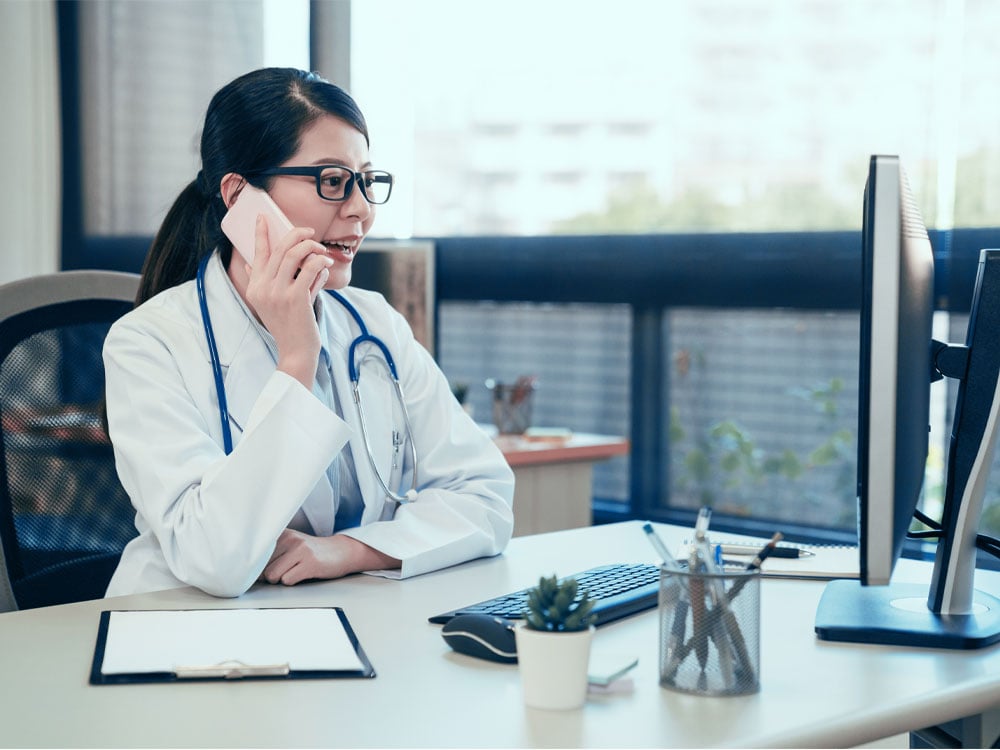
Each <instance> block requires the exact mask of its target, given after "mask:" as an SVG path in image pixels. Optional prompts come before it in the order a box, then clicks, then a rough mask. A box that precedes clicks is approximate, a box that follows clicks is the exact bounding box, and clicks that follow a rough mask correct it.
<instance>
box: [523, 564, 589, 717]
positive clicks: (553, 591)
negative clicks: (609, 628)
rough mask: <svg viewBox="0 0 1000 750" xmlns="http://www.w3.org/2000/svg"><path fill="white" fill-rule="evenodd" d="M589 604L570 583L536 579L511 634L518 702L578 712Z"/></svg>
mask: <svg viewBox="0 0 1000 750" xmlns="http://www.w3.org/2000/svg"><path fill="white" fill-rule="evenodd" d="M592 607H593V602H591V601H590V598H589V596H588V595H587V593H586V592H585V591H584V592H581V591H579V590H578V588H577V582H576V580H575V579H572V578H568V579H566V580H565V581H562V582H559V581H558V580H557V579H556V577H555V576H552V577H550V578H545V577H544V576H543V577H542V578H540V579H539V580H538V585H537V586H535V587H534V588H532V589H531V590H530V591H529V592H528V609H527V610H526V611H525V613H524V622H523V623H522V624H521V625H520V626H519V627H518V628H517V630H516V631H515V638H516V640H517V662H518V669H519V670H520V672H521V686H522V689H523V690H524V701H525V703H526V704H527V705H529V706H531V707H533V708H550V709H568V708H579V707H580V706H582V705H583V702H584V700H586V697H587V667H588V665H589V662H590V642H591V640H592V639H593V636H594V615H593V614H592V613H591V609H592Z"/></svg>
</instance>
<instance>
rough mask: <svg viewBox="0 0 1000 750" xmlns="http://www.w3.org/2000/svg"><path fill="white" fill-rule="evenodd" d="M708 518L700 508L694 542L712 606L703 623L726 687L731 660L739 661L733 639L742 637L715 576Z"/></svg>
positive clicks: (706, 511)
mask: <svg viewBox="0 0 1000 750" xmlns="http://www.w3.org/2000/svg"><path fill="white" fill-rule="evenodd" d="M711 518H712V511H711V509H710V508H708V507H702V509H701V510H700V511H698V520H697V521H696V522H695V526H694V538H695V543H696V544H697V545H698V549H699V552H700V556H701V558H702V563H701V564H702V565H703V566H704V569H705V572H706V573H707V574H708V578H707V579H706V583H707V588H708V596H709V600H710V601H711V603H712V612H711V614H712V617H711V618H710V619H709V620H708V621H706V623H705V624H706V626H709V628H710V629H709V631H708V635H710V636H711V638H712V640H713V641H714V642H715V648H716V651H718V654H719V669H720V670H721V671H722V679H723V682H724V684H726V685H733V684H734V677H735V668H736V666H737V665H735V664H734V659H736V658H739V659H741V660H742V658H743V657H742V655H737V656H736V657H734V655H733V647H734V646H735V645H736V639H737V638H738V639H739V640H740V641H741V642H742V641H743V635H742V633H740V632H739V624H738V623H737V621H736V617H735V615H733V613H732V610H730V608H729V602H728V601H727V600H726V587H725V584H724V583H723V581H722V579H721V578H719V577H718V573H719V568H718V567H717V565H716V557H717V555H718V548H715V549H713V547H712V545H711V543H710V542H709V540H708V525H709V523H710V521H711ZM734 628H735V629H736V632H735V633H730V632H729V631H732V630H733V629H734ZM731 639H732V641H733V643H732V644H731V643H730V640H731ZM737 650H738V649H737ZM745 653H746V646H745V643H744V648H743V654H745ZM699 656H700V655H699ZM702 668H704V665H702Z"/></svg>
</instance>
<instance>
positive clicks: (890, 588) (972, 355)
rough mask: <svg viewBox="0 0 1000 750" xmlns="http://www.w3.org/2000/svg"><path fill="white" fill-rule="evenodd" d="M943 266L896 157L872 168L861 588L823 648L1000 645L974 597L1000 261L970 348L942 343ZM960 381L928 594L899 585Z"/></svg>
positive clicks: (866, 259) (986, 262) (825, 632)
mask: <svg viewBox="0 0 1000 750" xmlns="http://www.w3.org/2000/svg"><path fill="white" fill-rule="evenodd" d="M933 293H934V256H933V253H932V250H931V246H930V241H929V239H928V236H927V230H926V229H925V228H924V225H923V221H922V220H921V218H920V214H919V211H918V210H917V208H916V205H915V203H914V201H913V197H912V195H911V193H910V189H909V185H908V184H907V181H906V177H905V174H904V173H903V170H902V168H901V166H900V163H899V159H898V158H897V157H895V156H873V157H872V158H871V162H870V165H869V173H868V181H867V183H866V185H865V199H864V221H863V226H862V298H861V327H860V335H861V347H860V359H859V365H860V367H859V408H858V542H859V562H860V580H858V581H852V580H841V581H832V582H830V583H829V584H828V585H827V587H826V589H825V591H824V592H823V597H822V599H821V600H820V604H819V607H818V609H817V613H816V633H817V635H818V636H819V637H820V638H821V639H824V640H831V641H851V642H861V643H883V644H894V645H905V646H927V647H937V648H952V649H957V648H979V647H982V646H986V645H989V644H991V643H994V642H996V641H998V640H1000V600H998V599H996V598H994V597H992V596H989V595H987V594H985V593H983V592H979V591H975V590H974V588H973V578H974V575H975V556H976V533H977V532H976V529H977V526H978V522H979V516H980V512H981V510H982V504H983V495H984V492H985V484H986V478H987V476H988V473H989V467H990V464H991V462H992V457H993V447H994V444H995V439H996V433H997V430H996V421H997V410H998V406H1000V393H998V385H1000V379H998V372H1000V342H995V341H994V340H993V338H994V337H993V336H991V335H990V334H991V332H992V331H995V330H997V328H996V326H997V325H998V324H1000V251H991V250H986V251H983V256H982V259H981V262H980V269H979V275H978V278H977V281H976V289H975V294H974V301H973V307H972V312H971V316H970V319H969V328H968V336H967V341H966V345H965V346H949V345H947V344H941V343H939V342H935V341H933V340H932V338H931V325H932V317H933V312H934V294H933ZM941 376H949V377H955V378H959V379H960V380H961V383H960V385H959V391H958V399H957V402H956V408H955V417H954V424H953V430H952V440H951V447H950V451H949V460H948V471H947V484H946V490H945V504H944V511H943V518H942V531H941V537H940V540H939V542H938V548H937V554H936V560H935V565H934V570H933V574H932V575H931V577H930V581H929V583H895V582H892V580H891V579H892V574H893V570H894V567H895V564H896V561H897V560H898V559H899V557H900V555H901V553H902V549H903V544H904V542H905V540H906V536H907V531H908V530H909V527H910V523H911V520H912V518H913V515H914V511H915V510H916V509H917V503H918V501H919V499H920V488H921V486H922V484H923V478H924V470H925V466H926V462H927V446H928V431H929V423H930V420H929V405H930V388H931V381H932V380H935V379H938V378H940V377H941Z"/></svg>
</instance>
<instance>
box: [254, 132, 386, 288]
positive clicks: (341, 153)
mask: <svg viewBox="0 0 1000 750" xmlns="http://www.w3.org/2000/svg"><path fill="white" fill-rule="evenodd" d="M318 164H324V165H326V164H333V165H337V166H341V167H347V168H349V169H352V170H354V171H355V172H360V171H363V170H365V169H369V168H371V166H372V165H371V164H370V163H369V161H368V145H367V144H366V143H365V137H364V135H362V134H361V132H360V131H358V130H356V129H355V128H354V127H353V126H351V125H348V124H347V123H346V122H345V121H344V120H341V119H340V118H337V117H334V116H332V115H327V116H325V117H322V118H321V119H319V120H317V121H316V122H314V123H313V124H312V125H310V126H309V128H307V129H306V130H305V131H304V132H303V133H302V142H301V144H300V145H299V150H298V151H296V152H295V155H294V156H292V158H291V159H289V160H288V161H286V162H285V163H284V164H281V165H279V166H282V167H310V166H314V165H318ZM271 179H272V182H271V188H270V190H269V191H268V192H269V193H270V195H271V197H272V198H273V199H274V202H275V203H277V204H278V207H279V208H281V210H282V211H283V212H284V213H285V216H287V217H288V219H289V221H291V222H292V224H293V225H294V226H297V227H311V228H312V229H313V230H315V232H316V234H315V235H314V236H313V239H314V240H316V241H317V242H321V243H322V244H323V245H324V247H326V255H327V256H328V257H329V258H332V259H333V261H334V264H333V267H332V268H331V269H330V278H329V279H328V280H327V282H326V288H327V289H342V288H344V287H345V286H347V285H348V284H349V283H350V282H351V263H352V261H353V260H354V256H355V254H356V253H357V251H358V248H359V247H360V245H361V241H362V240H363V239H364V238H365V235H367V234H368V230H369V229H371V226H372V222H374V220H375V206H373V205H372V204H370V203H369V202H368V201H366V200H365V198H364V196H363V195H362V194H361V190H360V189H358V186H357V184H355V185H354V187H353V189H352V190H351V194H350V196H349V197H348V199H347V200H345V201H340V202H333V201H328V200H324V199H323V198H320V196H319V195H318V194H317V193H316V180H315V179H314V178H313V177H311V176H299V175H280V176H276V177H273V178H271Z"/></svg>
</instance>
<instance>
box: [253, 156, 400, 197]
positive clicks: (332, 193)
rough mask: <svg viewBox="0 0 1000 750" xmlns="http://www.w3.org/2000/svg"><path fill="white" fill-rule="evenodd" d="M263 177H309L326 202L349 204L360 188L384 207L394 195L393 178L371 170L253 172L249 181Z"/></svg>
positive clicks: (334, 168)
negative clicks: (314, 182) (355, 186)
mask: <svg viewBox="0 0 1000 750" xmlns="http://www.w3.org/2000/svg"><path fill="white" fill-rule="evenodd" d="M255 175H260V176H261V177H269V176H272V175H305V176H307V177H312V178H314V179H315V180H316V193H317V194H318V195H319V197H320V198H322V199H323V200H325V201H336V202H339V201H346V200H347V199H348V198H350V197H351V191H352V190H353V189H354V185H355V184H357V186H358V187H359V188H361V195H363V196H364V198H365V200H366V201H368V202H369V203H374V204H381V203H385V202H386V201H387V200H389V195H390V194H392V182H393V180H392V175H391V174H389V173H388V172H384V171H382V170H380V169H369V170H366V171H364V172H355V171H354V170H353V169H348V168H347V167H339V166H335V165H332V164H321V165H319V166H316V167H275V168H274V169H263V170H261V171H260V172H253V173H251V174H248V175H247V177H253V176H255Z"/></svg>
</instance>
